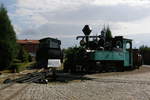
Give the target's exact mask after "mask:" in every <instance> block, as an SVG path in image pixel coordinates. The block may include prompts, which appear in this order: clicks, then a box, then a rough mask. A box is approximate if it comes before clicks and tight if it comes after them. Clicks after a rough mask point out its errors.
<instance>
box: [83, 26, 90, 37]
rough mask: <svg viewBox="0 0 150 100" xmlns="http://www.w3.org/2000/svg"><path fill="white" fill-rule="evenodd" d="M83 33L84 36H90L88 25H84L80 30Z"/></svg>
mask: <svg viewBox="0 0 150 100" xmlns="http://www.w3.org/2000/svg"><path fill="white" fill-rule="evenodd" d="M82 31H83V33H84V34H85V35H90V33H91V32H92V30H91V28H90V27H89V25H85V26H84V28H83V29H82Z"/></svg>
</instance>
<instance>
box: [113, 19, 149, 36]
mask: <svg viewBox="0 0 150 100" xmlns="http://www.w3.org/2000/svg"><path fill="white" fill-rule="evenodd" d="M149 22H150V16H149V17H146V18H144V19H141V20H136V21H132V22H118V23H116V24H117V25H118V26H120V28H119V29H117V30H114V32H115V33H119V34H122V35H127V34H139V35H142V33H150V28H149V26H150V23H149ZM122 32H123V33H122Z"/></svg>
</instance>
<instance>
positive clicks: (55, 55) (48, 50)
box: [36, 37, 63, 69]
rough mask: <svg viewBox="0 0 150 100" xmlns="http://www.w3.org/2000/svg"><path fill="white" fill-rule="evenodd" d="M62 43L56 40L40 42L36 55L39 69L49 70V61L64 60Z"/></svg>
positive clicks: (45, 39) (49, 39)
mask: <svg viewBox="0 0 150 100" xmlns="http://www.w3.org/2000/svg"><path fill="white" fill-rule="evenodd" d="M60 46H61V41H60V40H58V39H54V38H50V37H48V38H43V39H41V40H40V44H39V49H38V51H37V54H36V61H37V67H38V68H45V69H46V68H48V59H59V60H60V61H61V62H62V60H63V52H62V50H61V47H60Z"/></svg>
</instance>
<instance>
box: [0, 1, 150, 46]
mask: <svg viewBox="0 0 150 100" xmlns="http://www.w3.org/2000/svg"><path fill="white" fill-rule="evenodd" d="M0 3H2V4H4V6H5V7H6V8H7V10H8V15H9V17H10V20H11V21H12V25H13V26H14V29H15V31H16V34H17V38H18V39H41V38H44V37H52V38H58V39H60V40H61V41H62V48H67V47H70V46H75V45H78V44H79V40H76V37H77V36H78V35H83V32H82V28H83V27H84V25H85V24H88V25H90V27H91V28H92V33H91V35H100V32H101V30H102V28H103V27H104V25H106V26H107V25H109V27H110V29H111V31H112V35H113V36H117V35H122V36H124V37H125V38H130V39H133V46H134V47H139V46H141V45H143V44H144V45H148V46H150V42H149V41H150V0H0Z"/></svg>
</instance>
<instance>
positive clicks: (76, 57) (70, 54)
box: [64, 46, 85, 71]
mask: <svg viewBox="0 0 150 100" xmlns="http://www.w3.org/2000/svg"><path fill="white" fill-rule="evenodd" d="M84 53H85V51H84V49H83V48H82V47H76V46H75V47H70V48H68V49H65V50H64V54H65V59H64V71H67V70H68V69H71V70H74V68H75V66H76V65H82V63H83V62H84Z"/></svg>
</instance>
